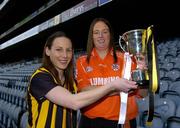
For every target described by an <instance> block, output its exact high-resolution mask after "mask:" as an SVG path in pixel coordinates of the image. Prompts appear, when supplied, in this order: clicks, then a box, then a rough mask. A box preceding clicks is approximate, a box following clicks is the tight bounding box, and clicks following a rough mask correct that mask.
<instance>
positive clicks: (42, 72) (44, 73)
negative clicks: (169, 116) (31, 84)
mask: <svg viewBox="0 0 180 128" xmlns="http://www.w3.org/2000/svg"><path fill="white" fill-rule="evenodd" d="M37 79H52V75H51V74H50V73H49V71H48V70H47V69H45V68H39V69H37V70H36V71H35V72H34V73H33V74H32V76H31V80H37Z"/></svg>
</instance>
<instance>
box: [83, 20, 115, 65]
mask: <svg viewBox="0 0 180 128" xmlns="http://www.w3.org/2000/svg"><path fill="white" fill-rule="evenodd" d="M99 21H102V22H104V23H105V24H106V25H107V26H108V28H109V33H110V43H109V49H111V48H113V58H114V63H116V62H117V55H116V47H115V43H114V34H113V30H112V27H111V25H110V23H109V21H107V20H106V19H104V18H95V19H94V20H93V21H92V23H91V25H90V28H89V34H88V40H87V48H86V49H87V62H88V63H89V61H90V57H91V52H92V50H93V48H94V41H93V28H94V25H95V24H96V23H97V22H99Z"/></svg>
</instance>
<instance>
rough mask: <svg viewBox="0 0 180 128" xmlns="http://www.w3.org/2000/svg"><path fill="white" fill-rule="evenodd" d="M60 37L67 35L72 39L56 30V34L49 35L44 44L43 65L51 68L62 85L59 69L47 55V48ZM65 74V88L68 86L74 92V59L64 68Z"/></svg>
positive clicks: (48, 68)
mask: <svg viewBox="0 0 180 128" xmlns="http://www.w3.org/2000/svg"><path fill="white" fill-rule="evenodd" d="M58 37H66V38H68V39H69V40H70V38H69V37H67V36H66V34H65V33H64V32H61V31H58V32H55V33H54V34H52V35H51V36H49V37H48V39H47V41H46V44H45V46H44V51H43V62H42V67H44V68H46V69H47V70H49V71H50V73H51V74H52V75H53V76H54V77H55V79H56V80H57V82H58V83H59V84H60V85H61V81H60V79H59V77H58V71H57V70H56V68H55V67H54V65H53V64H52V62H51V60H50V57H49V56H47V55H46V48H47V47H48V48H49V49H51V47H52V45H53V41H54V40H55V39H56V38H58ZM64 76H65V88H67V89H68V90H70V91H71V92H72V91H73V90H74V89H73V82H74V77H73V60H72V59H71V61H70V62H69V64H68V67H67V68H66V69H65V70H64ZM61 86H63V85H61Z"/></svg>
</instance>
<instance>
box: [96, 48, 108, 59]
mask: <svg viewBox="0 0 180 128" xmlns="http://www.w3.org/2000/svg"><path fill="white" fill-rule="evenodd" d="M96 51H97V53H98V55H99V57H100V58H101V59H104V58H105V56H106V55H107V53H108V51H109V49H106V50H97V49H96Z"/></svg>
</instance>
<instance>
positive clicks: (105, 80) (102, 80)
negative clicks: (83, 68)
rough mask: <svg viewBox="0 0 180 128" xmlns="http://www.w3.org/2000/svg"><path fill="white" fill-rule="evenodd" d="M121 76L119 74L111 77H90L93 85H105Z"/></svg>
mask: <svg viewBox="0 0 180 128" xmlns="http://www.w3.org/2000/svg"><path fill="white" fill-rule="evenodd" d="M118 78H120V77H119V76H111V77H105V78H104V77H94V78H90V82H91V85H105V84H107V83H109V82H111V81H114V80H116V79H118Z"/></svg>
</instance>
